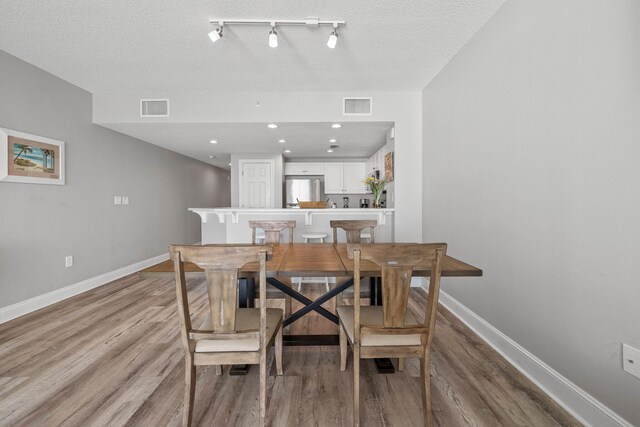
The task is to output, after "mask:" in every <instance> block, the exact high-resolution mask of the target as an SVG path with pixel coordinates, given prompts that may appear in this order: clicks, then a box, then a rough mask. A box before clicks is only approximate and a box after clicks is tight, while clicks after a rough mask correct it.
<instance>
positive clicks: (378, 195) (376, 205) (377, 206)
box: [373, 192, 382, 208]
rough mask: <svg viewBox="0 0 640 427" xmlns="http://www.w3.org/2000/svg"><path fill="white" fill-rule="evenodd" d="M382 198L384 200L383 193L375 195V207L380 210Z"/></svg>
mask: <svg viewBox="0 0 640 427" xmlns="http://www.w3.org/2000/svg"><path fill="white" fill-rule="evenodd" d="M381 198H382V192H380V193H373V207H374V208H379V207H380V199H381Z"/></svg>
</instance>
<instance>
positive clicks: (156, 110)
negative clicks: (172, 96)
mask: <svg viewBox="0 0 640 427" xmlns="http://www.w3.org/2000/svg"><path fill="white" fill-rule="evenodd" d="M140 117H169V100H168V99H141V100H140Z"/></svg>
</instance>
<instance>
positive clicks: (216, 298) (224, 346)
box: [169, 245, 282, 426]
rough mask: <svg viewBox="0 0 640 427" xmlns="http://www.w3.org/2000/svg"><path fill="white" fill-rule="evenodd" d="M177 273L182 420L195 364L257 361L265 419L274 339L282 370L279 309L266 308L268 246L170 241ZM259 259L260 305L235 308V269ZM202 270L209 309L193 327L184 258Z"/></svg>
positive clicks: (188, 410) (188, 412) (189, 413)
mask: <svg viewBox="0 0 640 427" xmlns="http://www.w3.org/2000/svg"><path fill="white" fill-rule="evenodd" d="M169 253H170V254H171V258H172V260H173V268H174V271H175V277H176V294H177V298H178V314H179V319H180V332H181V335H182V344H183V346H184V350H185V354H186V357H185V368H186V369H185V389H184V408H183V415H182V424H183V425H184V426H190V425H191V421H192V418H193V406H194V397H195V390H196V366H198V365H216V371H217V374H218V375H220V374H222V368H221V366H222V365H230V364H259V365H260V398H259V402H260V410H259V414H260V415H259V416H260V425H261V426H264V425H265V416H266V387H267V351H268V350H269V348H270V347H271V345H272V344H274V343H275V350H276V370H277V373H278V375H282V310H280V309H277V308H267V304H266V292H265V289H266V286H267V285H266V284H267V275H266V260H267V255H271V254H272V253H273V247H272V246H249V245H246V246H230V245H207V246H178V245H170V246H169ZM256 261H257V262H258V263H259V282H260V308H238V299H237V285H238V271H239V269H240V268H241V267H242V266H244V265H245V264H247V263H250V262H256ZM185 262H192V263H194V264H196V265H197V266H199V267H200V268H202V269H203V270H204V271H205V277H206V280H207V288H208V296H209V304H208V306H209V307H208V308H209V311H208V312H207V316H206V319H205V321H204V323H203V324H202V326H201V327H200V328H198V329H194V328H193V327H192V324H191V310H190V307H189V299H188V297H187V285H186V280H185V272H184V263H185Z"/></svg>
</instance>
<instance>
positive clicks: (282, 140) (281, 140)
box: [278, 139, 287, 144]
mask: <svg viewBox="0 0 640 427" xmlns="http://www.w3.org/2000/svg"><path fill="white" fill-rule="evenodd" d="M278 142H279V143H280V144H284V143H285V142H287V140H286V139H279V140H278Z"/></svg>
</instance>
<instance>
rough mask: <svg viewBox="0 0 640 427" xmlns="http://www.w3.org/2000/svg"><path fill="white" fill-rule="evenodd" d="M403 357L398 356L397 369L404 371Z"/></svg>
mask: <svg viewBox="0 0 640 427" xmlns="http://www.w3.org/2000/svg"><path fill="white" fill-rule="evenodd" d="M404 359H405V358H404V357H399V358H398V371H399V372H402V371H404Z"/></svg>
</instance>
